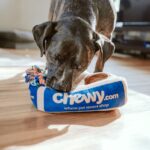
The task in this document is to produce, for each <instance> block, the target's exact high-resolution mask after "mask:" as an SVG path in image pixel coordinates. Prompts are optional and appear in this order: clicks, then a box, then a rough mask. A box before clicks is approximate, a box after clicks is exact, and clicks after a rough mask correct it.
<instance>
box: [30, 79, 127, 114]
mask: <svg viewBox="0 0 150 150" xmlns="http://www.w3.org/2000/svg"><path fill="white" fill-rule="evenodd" d="M29 89H30V93H31V95H32V102H33V104H34V106H35V107H36V108H37V96H36V95H37V90H38V87H36V86H33V85H30V86H29ZM125 92H126V91H125V89H124V85H123V82H122V81H117V82H114V83H109V84H106V85H103V86H98V87H94V88H89V89H86V90H81V91H78V92H69V93H61V92H57V91H56V90H53V89H50V88H45V91H44V111H45V112H49V113H51V112H87V111H101V110H109V109H113V108H117V107H120V106H123V105H124V104H125V98H126V97H125ZM33 96H34V97H33Z"/></svg>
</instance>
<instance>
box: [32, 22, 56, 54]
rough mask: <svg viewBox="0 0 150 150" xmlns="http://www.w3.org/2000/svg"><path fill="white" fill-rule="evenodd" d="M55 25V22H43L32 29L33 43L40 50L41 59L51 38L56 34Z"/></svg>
mask: <svg viewBox="0 0 150 150" xmlns="http://www.w3.org/2000/svg"><path fill="white" fill-rule="evenodd" d="M56 25H57V23H56V22H45V23H42V24H40V25H36V26H34V27H33V29H32V33H33V37H34V39H35V42H36V43H37V45H38V47H39V48H40V50H41V57H42V56H43V55H44V54H45V52H46V49H47V47H48V44H49V43H50V40H51V38H52V36H53V35H54V34H55V33H56V32H57V31H56V29H55V27H56Z"/></svg>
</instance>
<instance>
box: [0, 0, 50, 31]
mask: <svg viewBox="0 0 150 150" xmlns="http://www.w3.org/2000/svg"><path fill="white" fill-rule="evenodd" d="M49 5H50V0H0V22H1V23H0V30H6V29H7V30H11V29H25V30H31V29H32V27H33V26H34V25H35V24H39V23H41V22H43V21H47V18H48V11H49Z"/></svg>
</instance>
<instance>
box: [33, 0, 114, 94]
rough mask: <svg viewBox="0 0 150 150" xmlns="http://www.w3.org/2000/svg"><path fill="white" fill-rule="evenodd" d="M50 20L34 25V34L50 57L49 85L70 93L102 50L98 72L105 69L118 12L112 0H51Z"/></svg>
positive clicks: (48, 67)
mask: <svg viewBox="0 0 150 150" xmlns="http://www.w3.org/2000/svg"><path fill="white" fill-rule="evenodd" d="M50 3H51V7H50V11H49V21H48V22H45V23H42V24H40V25H36V26H35V27H33V36H34V39H35V41H36V43H37V45H38V47H39V48H40V50H41V56H43V55H45V56H46V61H47V69H48V77H47V81H46V85H47V86H48V87H51V88H53V89H56V90H58V91H64V92H68V91H70V90H71V89H72V87H73V86H74V83H75V80H76V79H77V77H79V76H80V75H81V74H82V73H83V72H84V71H85V70H86V69H87V67H88V65H89V64H90V62H91V60H92V59H93V57H94V55H95V54H96V53H99V54H98V55H99V56H98V60H97V63H96V66H95V72H101V71H103V67H104V64H105V62H106V61H107V60H108V59H109V58H110V57H111V55H112V54H113V52H114V49H115V46H114V44H113V42H112V33H113V31H114V28H115V23H116V11H115V9H114V5H113V2H112V0H51V2H50Z"/></svg>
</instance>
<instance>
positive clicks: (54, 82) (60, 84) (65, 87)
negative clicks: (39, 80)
mask: <svg viewBox="0 0 150 150" xmlns="http://www.w3.org/2000/svg"><path fill="white" fill-rule="evenodd" d="M46 85H47V87H50V88H53V89H55V90H57V91H63V92H69V91H71V88H72V86H71V83H70V82H66V81H59V80H58V79H56V78H55V77H52V78H51V79H49V78H48V79H47V81H46Z"/></svg>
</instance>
